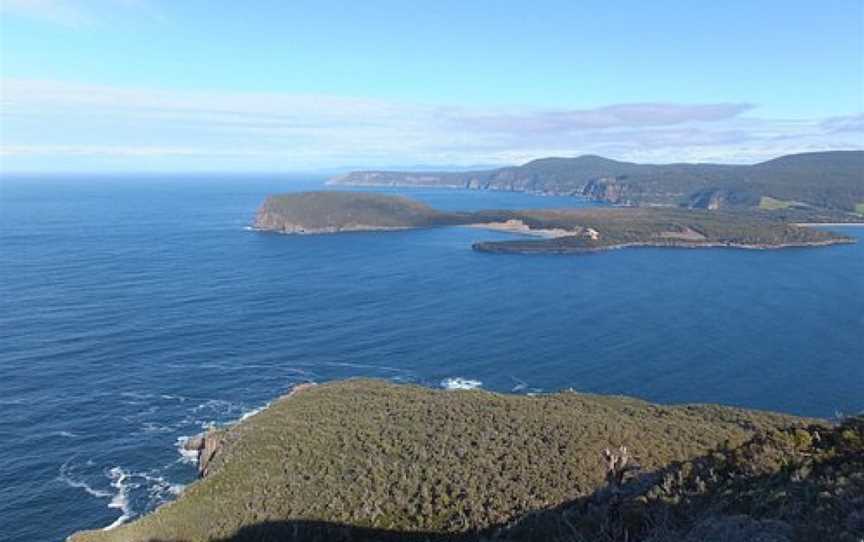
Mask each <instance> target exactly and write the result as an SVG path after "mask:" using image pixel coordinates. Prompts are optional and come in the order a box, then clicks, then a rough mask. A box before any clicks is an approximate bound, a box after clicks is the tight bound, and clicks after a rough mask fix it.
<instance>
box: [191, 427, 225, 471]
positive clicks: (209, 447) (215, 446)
mask: <svg viewBox="0 0 864 542" xmlns="http://www.w3.org/2000/svg"><path fill="white" fill-rule="evenodd" d="M221 446H222V433H221V431H219V430H217V429H211V430H209V431H207V432H206V433H202V434H200V435H196V436H194V437H192V438H190V439H189V440H187V441H186V442H184V443H183V449H184V450H186V451H187V452H195V453H197V462H198V476H199V477H200V478H204V477H205V476H207V474H208V472H210V470H209V469H210V465H211V464H212V461H213V458H214V457H216V454H217V453H218V452H219V449H220V448H221Z"/></svg>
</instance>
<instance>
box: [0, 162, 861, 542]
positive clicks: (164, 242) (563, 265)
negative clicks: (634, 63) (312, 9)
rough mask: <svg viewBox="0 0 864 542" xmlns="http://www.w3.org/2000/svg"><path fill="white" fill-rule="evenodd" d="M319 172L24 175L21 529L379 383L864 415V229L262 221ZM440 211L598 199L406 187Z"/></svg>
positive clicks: (12, 254)
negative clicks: (357, 381) (689, 245)
mask: <svg viewBox="0 0 864 542" xmlns="http://www.w3.org/2000/svg"><path fill="white" fill-rule="evenodd" d="M320 186H321V180H320V179H314V178H305V179H298V178H284V177H283V178H279V177H269V178H265V177H249V176H237V177H229V176H219V177H204V176H202V177H195V178H190V177H177V178H172V177H170V176H161V177H157V176H153V177H140V178H132V177H124V178H113V179H111V178H97V179H84V178H62V179H60V178H43V179H34V178H30V179H15V178H6V179H3V180H0V371H2V373H0V408H2V415H0V533H2V535H0V538H3V539H4V540H10V541H16V542H17V541H22V542H23V541H39V540H61V539H62V538H64V537H65V536H67V535H69V534H70V533H71V532H73V531H75V530H79V529H85V528H101V527H105V526H109V525H111V524H114V523H117V522H122V521H126V520H128V519H131V518H134V517H136V516H138V515H141V514H142V513H145V512H148V511H150V510H152V509H153V508H154V507H155V506H157V505H159V504H160V503H163V502H165V501H166V500H169V499H171V498H173V497H174V496H175V495H176V494H177V493H178V492H179V491H181V490H182V487H183V484H187V483H189V482H191V481H192V480H193V479H194V477H195V470H194V466H193V465H191V464H190V463H189V462H187V461H185V460H184V458H183V457H182V456H181V455H180V454H179V453H178V450H177V443H178V439H180V438H181V437H183V436H187V435H192V434H195V433H197V432H200V431H201V430H202V429H203V428H206V427H207V426H209V425H211V424H220V423H225V422H229V421H232V420H236V419H238V418H240V417H241V416H243V415H244V414H246V413H248V412H250V411H252V410H254V409H256V408H259V407H262V406H264V405H265V404H266V403H267V402H268V401H269V400H271V399H272V398H274V397H276V396H278V395H280V394H282V393H285V392H286V391H287V390H289V389H290V388H291V386H293V385H295V384H297V383H300V382H307V381H315V382H322V381H326V380H330V379H335V378H345V377H355V376H372V377H379V378H386V379H391V380H394V381H399V382H416V383H420V384H424V385H428V386H433V387H459V386H463V387H470V386H475V385H476V386H482V387H483V388H485V389H490V390H498V391H507V392H515V393H533V392H546V391H554V390H559V389H562V388H574V389H576V390H579V391H586V392H597V393H615V394H628V395H635V396H638V397H642V398H645V399H648V400H652V401H659V402H664V403H681V402H717V403H723V404H727V405H738V406H746V407H753V408H760V409H771V410H780V411H785V412H791V413H795V414H805V415H812V416H823V417H831V416H834V415H835V414H836V413H838V412H839V413H852V412H858V411H861V410H862V409H864V356H862V352H864V228H851V227H850V228H843V231H844V232H846V233H848V234H851V235H854V236H856V237H858V238H859V239H862V242H861V243H858V244H856V245H848V246H835V247H830V248H822V249H788V250H780V251H743V250H725V249H699V250H668V249H667V250H664V249H628V250H619V251H611V252H607V253H601V254H595V255H585V256H552V255H550V256H518V255H490V254H480V253H475V252H472V250H471V243H472V242H474V241H478V240H488V239H503V238H506V237H507V234H503V233H494V232H487V231H481V230H473V229H468V228H444V229H433V230H423V231H404V232H386V233H352V234H340V235H329V236H282V235H276V234H267V233H260V232H255V231H250V230H249V229H248V228H247V226H248V224H249V223H250V220H251V219H252V217H253V215H254V212H255V209H256V207H257V206H258V205H259V204H260V202H261V200H262V199H263V197H264V196H265V195H266V194H268V193H272V192H279V191H292V190H304V189H312V188H320ZM394 191H396V192H399V193H403V194H407V195H409V196H412V197H415V198H418V199H421V200H424V201H426V202H428V203H430V204H432V205H434V206H436V207H439V208H441V209H486V208H528V207H530V208H539V207H567V206H585V205H589V204H588V203H586V202H584V201H581V200H578V199H573V198H551V197H539V196H531V195H526V194H509V193H500V192H472V191H458V190H423V189H418V190H410V189H400V190H394Z"/></svg>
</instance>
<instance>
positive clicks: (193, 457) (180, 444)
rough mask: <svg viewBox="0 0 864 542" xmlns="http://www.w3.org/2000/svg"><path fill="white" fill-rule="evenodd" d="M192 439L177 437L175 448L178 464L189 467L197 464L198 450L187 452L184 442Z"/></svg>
mask: <svg viewBox="0 0 864 542" xmlns="http://www.w3.org/2000/svg"><path fill="white" fill-rule="evenodd" d="M190 438H192V437H185V436H183V437H177V442H176V447H177V453H179V454H180V462H181V463H187V464H189V465H197V464H198V450H187V449H186V442H188V441H189V439H190Z"/></svg>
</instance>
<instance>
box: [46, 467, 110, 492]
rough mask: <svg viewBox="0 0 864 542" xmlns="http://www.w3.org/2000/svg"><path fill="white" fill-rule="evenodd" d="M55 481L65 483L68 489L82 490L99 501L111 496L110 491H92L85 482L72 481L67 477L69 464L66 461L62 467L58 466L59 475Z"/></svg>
mask: <svg viewBox="0 0 864 542" xmlns="http://www.w3.org/2000/svg"><path fill="white" fill-rule="evenodd" d="M57 479H58V480H60V481H61V482H65V483H66V485H68V486H69V487H74V488H78V489H83V490H84V491H86V492H87V493H88V494H89V495H92V496H94V497H98V498H100V499H107V498H108V497H110V496H112V495H113V494H112V493H111V492H110V491H103V490H101V489H93V488H92V487H90V484H88V483H87V482H84V481H82V480H74V479H72V477H71V476H69V462H68V461H67V462H66V463H63V465H61V466H60V474H59V475H58V476H57Z"/></svg>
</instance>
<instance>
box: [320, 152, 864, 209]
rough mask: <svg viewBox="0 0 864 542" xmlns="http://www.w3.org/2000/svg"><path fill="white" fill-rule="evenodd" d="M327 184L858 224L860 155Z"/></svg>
mask: <svg viewBox="0 0 864 542" xmlns="http://www.w3.org/2000/svg"><path fill="white" fill-rule="evenodd" d="M328 183H329V184H333V185H343V186H351V185H354V186H438V187H448V188H467V189H473V190H506V191H516V192H531V193H537V194H549V195H558V196H573V195H577V196H584V197H587V198H590V199H593V200H596V201H601V202H604V203H612V204H618V205H622V204H623V205H633V206H658V205H659V206H667V207H689V208H694V209H711V210H716V209H725V210H731V209H758V208H760V207H762V205H761V203H762V202H763V201H764V198H769V199H770V200H774V201H779V202H782V204H783V206H784V207H788V208H794V209H798V210H799V211H802V212H814V211H818V212H821V213H828V214H830V215H831V216H832V217H833V218H831V219H830V220H829V221H833V222H845V221H860V220H861V218H862V216H864V151H831V152H813V153H801V154H793V155H787V156H781V157H779V158H775V159H773V160H768V161H766V162H761V163H758V164H753V165H736V164H687V163H675V164H638V163H633V162H623V161H619V160H610V159H608V158H603V157H602V156H593V155H584V156H577V157H574V158H555V157H553V158H541V159H539V160H533V161H531V162H528V163H525V164H523V165H520V166H510V167H503V168H498V169H488V170H480V171H464V172H406V171H354V172H350V173H348V174H345V175H339V176H337V177H333V178H332V179H330V181H328ZM804 221H805V220H801V222H804Z"/></svg>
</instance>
